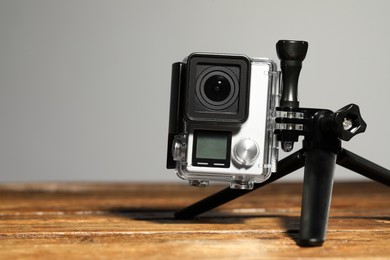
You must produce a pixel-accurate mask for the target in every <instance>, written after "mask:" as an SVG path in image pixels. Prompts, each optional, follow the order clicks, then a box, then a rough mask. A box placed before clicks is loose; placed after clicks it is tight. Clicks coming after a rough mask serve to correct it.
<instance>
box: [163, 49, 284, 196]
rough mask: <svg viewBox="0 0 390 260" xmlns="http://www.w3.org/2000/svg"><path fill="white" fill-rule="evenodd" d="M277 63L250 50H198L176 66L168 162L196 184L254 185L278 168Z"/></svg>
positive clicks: (278, 87)
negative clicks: (246, 52)
mask: <svg viewBox="0 0 390 260" xmlns="http://www.w3.org/2000/svg"><path fill="white" fill-rule="evenodd" d="M279 78H280V74H279V72H278V71H277V66H276V64H275V63H274V62H273V61H271V60H269V59H263V58H248V57H247V56H245V55H231V54H215V53H193V54H191V55H189V56H188V57H187V58H186V59H184V61H183V62H177V63H174V64H173V66H172V85H171V103H170V116H169V136H168V149H167V151H168V152H167V168H169V169H173V168H174V169H176V172H177V174H178V176H179V177H180V178H182V179H185V180H189V182H190V184H192V185H195V186H205V185H207V184H208V183H209V181H224V182H230V187H231V188H235V189H251V188H253V184H254V183H260V182H263V181H265V180H266V179H267V178H268V177H269V176H270V175H271V172H273V171H276V164H277V161H278V148H277V140H276V138H275V135H274V130H275V120H274V119H275V113H276V111H275V108H276V107H277V106H278V105H279V99H280V84H279Z"/></svg>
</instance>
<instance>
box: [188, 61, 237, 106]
mask: <svg viewBox="0 0 390 260" xmlns="http://www.w3.org/2000/svg"><path fill="white" fill-rule="evenodd" d="M216 76H220V77H222V78H223V79H226V81H227V82H228V83H229V86H230V93H229V94H228V95H227V97H226V98H225V99H223V100H221V101H216V100H212V99H210V98H209V97H208V96H207V94H206V92H205V85H206V82H207V81H208V80H209V79H211V78H212V77H216ZM238 93H239V84H238V79H237V77H236V76H235V75H234V74H233V72H232V71H231V70H229V69H227V68H224V67H220V66H213V67H210V68H208V69H206V70H204V71H203V72H202V73H201V74H200V75H199V77H198V80H197V82H196V96H197V97H198V100H199V101H200V103H201V104H202V105H203V106H205V107H207V108H209V109H213V110H222V109H226V108H228V107H230V106H231V105H232V104H233V103H234V102H235V101H236V100H237V98H238Z"/></svg>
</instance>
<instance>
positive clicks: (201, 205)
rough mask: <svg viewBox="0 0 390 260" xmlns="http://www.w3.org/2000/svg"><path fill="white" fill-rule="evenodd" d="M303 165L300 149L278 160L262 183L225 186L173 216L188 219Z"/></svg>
mask: <svg viewBox="0 0 390 260" xmlns="http://www.w3.org/2000/svg"><path fill="white" fill-rule="evenodd" d="M303 166H304V160H303V152H302V149H301V150H299V151H297V152H295V153H293V154H291V155H290V156H288V157H286V158H284V159H283V160H281V161H279V162H278V171H277V172H276V173H272V174H271V176H270V177H269V179H267V180H266V181H265V182H262V183H256V184H255V185H254V188H253V190H234V189H230V188H226V189H224V190H221V191H220V192H217V193H215V194H213V195H211V196H209V197H207V198H205V199H203V200H201V201H199V202H196V203H195V204H193V205H191V206H188V207H187V208H184V209H182V210H180V211H178V212H176V213H175V218H177V219H189V218H193V217H195V216H197V215H199V214H202V213H204V212H206V211H209V210H211V209H214V208H216V207H218V206H220V205H222V204H225V203H227V202H229V201H231V200H234V199H236V198H238V197H241V196H243V195H245V194H247V193H249V192H252V191H254V190H256V189H258V188H261V187H263V186H264V185H266V184H269V183H271V182H274V181H276V180H278V179H280V178H282V177H283V176H285V175H287V174H289V173H291V172H293V171H295V170H298V169H299V168H302V167H303Z"/></svg>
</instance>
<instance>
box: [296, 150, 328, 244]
mask: <svg viewBox="0 0 390 260" xmlns="http://www.w3.org/2000/svg"><path fill="white" fill-rule="evenodd" d="M305 157H306V162H305V172H304V184H303V197H302V212H301V227H300V238H299V240H300V241H299V245H300V246H321V245H322V243H323V242H324V241H325V235H326V229H327V225H328V217H329V207H330V201H331V196H332V188H333V173H334V168H335V164H336V154H335V153H333V152H331V151H327V150H324V149H320V148H309V149H308V151H307V152H306V153H305Z"/></svg>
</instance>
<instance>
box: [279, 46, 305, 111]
mask: <svg viewBox="0 0 390 260" xmlns="http://www.w3.org/2000/svg"><path fill="white" fill-rule="evenodd" d="M308 46H309V44H308V43H307V42H305V41H292V40H280V41H278V43H277V44H276V52H277V54H278V57H279V59H280V68H281V70H282V80H283V92H282V97H281V99H280V106H281V107H289V108H297V107H299V101H298V79H299V73H300V71H301V68H302V61H303V60H304V59H305V57H306V53H307V48H308Z"/></svg>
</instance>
